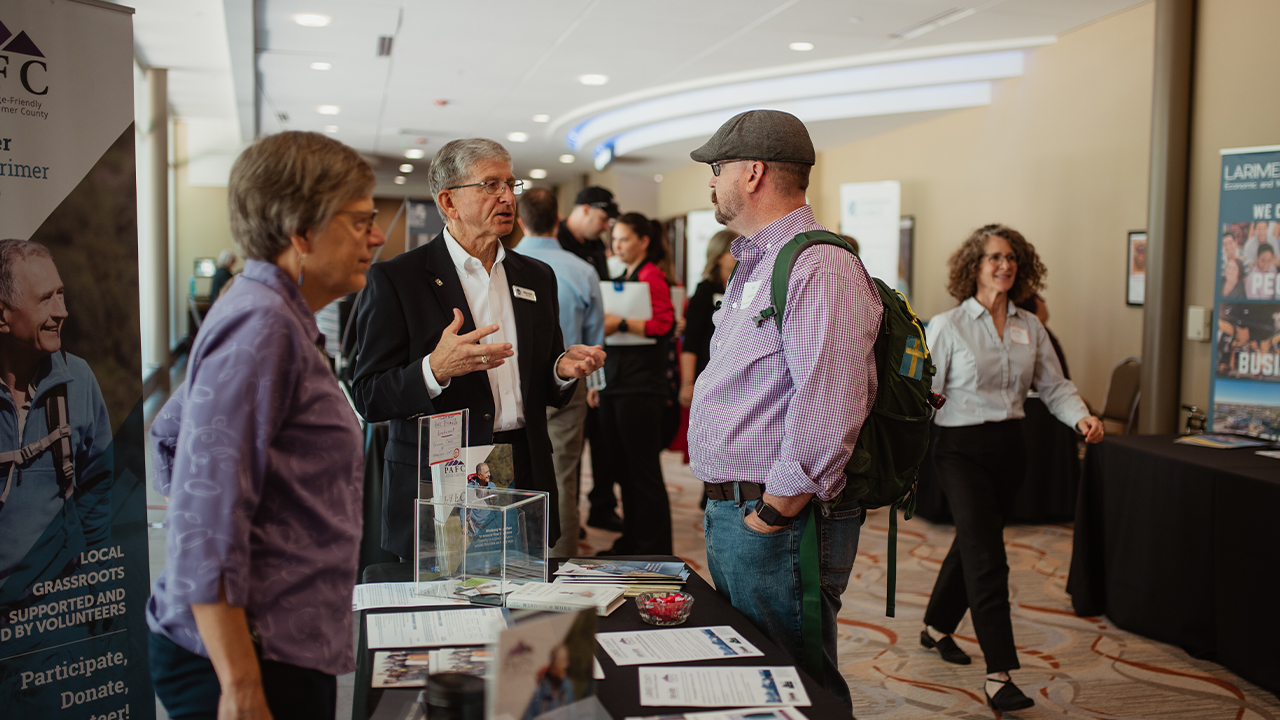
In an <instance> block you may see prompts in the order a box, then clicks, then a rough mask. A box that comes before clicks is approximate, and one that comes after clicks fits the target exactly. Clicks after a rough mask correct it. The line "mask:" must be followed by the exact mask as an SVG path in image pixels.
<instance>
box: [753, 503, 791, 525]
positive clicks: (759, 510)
mask: <svg viewBox="0 0 1280 720" xmlns="http://www.w3.org/2000/svg"><path fill="white" fill-rule="evenodd" d="M756 515H759V516H760V520H761V522H763V523H764V524H765V525H768V526H769V527H786V526H788V525H790V524H791V523H792V521H794V520H795V516H791V517H787V516H786V515H783V514H782V513H780V512H778V511H777V510H775V509H774V508H772V507H770V505H769V503H767V502H765V501H764V499H763V498H762V499H761V500H760V504H759V505H757V506H756Z"/></svg>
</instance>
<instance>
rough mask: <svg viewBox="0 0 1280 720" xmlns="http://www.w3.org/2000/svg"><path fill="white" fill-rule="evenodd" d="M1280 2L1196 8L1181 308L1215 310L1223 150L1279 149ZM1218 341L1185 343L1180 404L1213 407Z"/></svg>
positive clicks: (1210, 0) (1227, 2) (1204, 0)
mask: <svg viewBox="0 0 1280 720" xmlns="http://www.w3.org/2000/svg"><path fill="white" fill-rule="evenodd" d="M1277 28H1280V3H1278V2H1275V0H1201V2H1200V3H1199V7H1198V10H1197V31H1196V57H1195V80H1194V85H1193V88H1192V92H1193V95H1192V97H1193V103H1194V109H1193V112H1192V118H1191V180H1190V185H1191V187H1190V191H1189V196H1188V201H1189V202H1188V218H1187V221H1188V222H1187V235H1188V237H1187V256H1186V257H1187V271H1186V279H1187V280H1186V288H1185V294H1184V298H1183V302H1184V304H1186V305H1203V306H1206V307H1212V306H1213V292H1214V273H1215V272H1216V270H1217V255H1216V248H1217V224H1218V189H1219V179H1220V173H1221V170H1222V158H1221V155H1220V154H1219V151H1220V150H1222V149H1223V148H1238V147H1257V146H1259V145H1280V93H1277V92H1276V91H1275V79H1276V78H1277V77H1280V54H1277V53H1276V51H1275V47H1274V36H1275V34H1276V30H1277ZM1212 349H1213V347H1212V343H1204V342H1190V341H1184V342H1183V355H1182V358H1183V361H1182V402H1184V403H1190V404H1193V405H1198V406H1199V407H1202V408H1203V407H1205V405H1206V404H1207V403H1208V402H1209V372H1210V353H1211V352H1212Z"/></svg>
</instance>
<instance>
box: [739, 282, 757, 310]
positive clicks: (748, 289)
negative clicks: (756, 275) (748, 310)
mask: <svg viewBox="0 0 1280 720" xmlns="http://www.w3.org/2000/svg"><path fill="white" fill-rule="evenodd" d="M760 282H761V281H759V280H756V281H755V282H749V283H744V284H743V285H742V306H743V307H746V306H748V305H750V304H751V301H752V300H755V299H756V293H758V292H760Z"/></svg>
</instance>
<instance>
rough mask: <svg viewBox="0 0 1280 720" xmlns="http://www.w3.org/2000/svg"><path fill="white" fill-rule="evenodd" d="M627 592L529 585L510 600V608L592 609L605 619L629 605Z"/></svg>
mask: <svg viewBox="0 0 1280 720" xmlns="http://www.w3.org/2000/svg"><path fill="white" fill-rule="evenodd" d="M626 590H627V589H626V588H625V587H623V586H621V585H598V584H585V583H584V584H577V583H575V584H565V583H543V582H528V583H525V584H524V585H521V586H520V588H519V589H517V590H516V591H515V592H513V593H511V595H510V596H508V597H507V607H509V608H512V609H516V608H521V609H531V610H552V611H555V612H576V611H578V610H581V609H582V608H584V607H592V608H595V609H596V613H597V614H598V615H600V617H604V616H606V615H608V614H609V613H611V612H613V611H614V610H617V609H618V608H619V607H621V606H622V604H623V603H624V602H626V598H625V597H624V594H625V592H626Z"/></svg>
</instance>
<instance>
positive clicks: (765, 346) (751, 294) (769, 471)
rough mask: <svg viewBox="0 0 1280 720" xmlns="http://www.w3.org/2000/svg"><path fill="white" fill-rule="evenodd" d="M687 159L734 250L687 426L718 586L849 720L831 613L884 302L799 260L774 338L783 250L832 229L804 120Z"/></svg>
mask: <svg viewBox="0 0 1280 720" xmlns="http://www.w3.org/2000/svg"><path fill="white" fill-rule="evenodd" d="M689 156H690V157H691V158H693V159H694V160H695V161H697V162H702V163H707V164H708V165H710V166H711V181H710V183H709V185H710V187H711V202H712V205H714V206H715V215H716V219H717V220H718V221H720V222H721V223H723V224H724V225H726V226H728V228H729V229H730V230H733V231H734V232H736V233H738V234H739V235H740V236H741V237H739V238H738V239H737V240H734V241H733V244H732V246H731V252H732V253H733V256H734V257H736V258H737V259H738V266H737V270H736V272H735V274H734V276H733V278H732V279H731V281H730V282H729V284H728V287H726V288H725V295H724V299H723V301H722V304H721V309H720V312H719V315H718V317H717V319H716V329H715V334H714V335H713V336H712V338H711V358H710V361H709V362H708V364H707V367H706V369H705V370H704V371H703V372H702V374H701V375H699V376H698V383H697V385H695V386H694V394H693V404H692V407H691V409H690V414H689V456H690V463H689V467H690V468H691V469H692V471H693V474H694V475H695V476H696V477H697V478H698V479H699V480H701V481H702V482H703V483H704V485H703V487H704V490H705V492H706V496H707V510H706V515H705V520H704V530H705V533H706V544H707V560H708V564H709V567H710V570H711V577H712V579H713V580H714V581H715V585H716V590H717V591H718V592H720V593H721V594H722V595H724V596H725V597H726V598H727V599H728V600H729V601H730V602H731V603H732V604H733V606H734V607H736V608H738V609H739V610H741V611H742V612H743V613H744V614H745V615H747V617H749V618H751V620H752V621H753V622H755V623H756V625H757V626H759V627H760V629H761V630H762V631H764V632H765V633H766V634H767V635H769V636H770V637H771V638H773V640H774V641H775V642H777V643H778V644H779V645H781V646H782V647H783V648H785V649H786V650H787V651H788V652H789V653H790V654H791V656H792V657H793V658H795V660H796V662H797V664H803V665H804V666H805V667H806V669H808V670H809V671H810V673H811V674H813V676H814V677H815V678H816V679H818V681H819V682H821V683H822V684H823V686H824V687H827V688H828V689H830V690H831V691H832V692H833V693H834V694H835V695H836V696H837V697H838V698H839V699H840V700H841V702H842V703H843V704H844V705H845V707H847V708H849V712H850V714H852V711H853V704H852V700H851V698H850V694H849V686H848V684H847V683H846V682H845V680H844V678H843V677H842V676H841V673H840V664H839V660H838V658H837V656H836V614H837V613H838V612H839V611H840V596H841V594H843V592H844V590H845V588H846V587H847V585H848V583H849V575H850V571H851V570H852V568H853V562H854V557H855V556H856V555H857V550H858V533H859V529H860V528H861V526H862V521H863V513H862V509H861V508H860V507H859V506H858V505H857V502H856V501H849V502H841V503H840V504H833V503H832V499H833V498H835V497H836V495H837V494H838V493H839V492H840V491H841V489H842V488H843V487H844V484H845V476H844V467H845V463H846V462H848V460H849V457H850V455H851V453H852V451H853V446H854V442H855V441H856V440H857V438H858V432H859V430H860V429H861V427H862V423H863V421H865V420H866V418H867V415H868V414H869V413H870V411H871V406H872V402H873V401H874V399H875V394H876V366H875V357H874V352H873V351H874V344H875V339H876V334H877V331H878V330H879V327H880V317H881V314H882V312H883V307H882V305H881V302H880V296H879V293H878V292H877V291H876V289H875V286H874V284H873V283H872V281H871V277H870V276H869V275H868V274H867V271H866V269H865V268H864V267H863V266H862V262H861V261H860V260H858V258H857V257H856V256H855V255H853V254H852V253H850V252H848V251H846V250H844V249H841V248H838V247H834V246H831V245H816V246H813V247H811V248H809V249H808V250H805V251H804V252H803V253H801V254H800V255H799V256H797V259H796V262H795V266H794V268H793V269H792V271H791V276H790V281H789V283H788V287H787V303H786V310H785V316H784V321H783V323H782V329H781V331H780V330H779V328H778V325H777V324H776V323H775V322H774V321H773V320H768V321H767V322H766V321H761V318H762V317H765V318H767V317H768V315H767V314H766V315H763V316H762V312H763V311H765V310H766V309H767V308H769V307H770V306H771V301H770V293H771V289H770V286H771V281H770V280H771V275H772V273H773V265H774V260H775V258H776V257H777V255H778V251H779V250H780V249H781V248H782V246H783V245H785V244H786V243H787V242H788V241H789V240H791V239H792V238H793V237H795V236H796V235H797V234H799V233H803V232H808V231H812V230H824V229H825V228H823V226H822V225H820V224H818V222H817V220H815V219H814V215H813V208H811V207H810V206H809V205H808V204H807V202H806V201H805V190H806V189H807V188H808V187H809V171H810V169H811V168H812V167H813V164H814V159H815V156H814V150H813V143H812V141H811V140H810V139H809V132H808V130H807V129H806V128H805V126H804V124H803V123H802V122H800V120H799V119H798V118H796V117H795V116H793V115H789V114H787V113H784V112H778V111H775V110H751V111H748V112H744V113H741V114H739V115H735V116H734V117H732V118H730V119H729V120H728V122H726V123H725V124H724V125H722V126H721V127H720V129H719V130H717V131H716V133H715V134H714V135H712V136H711V139H710V140H708V141H707V143H706V144H705V145H703V146H702V147H700V148H698V149H697V150H694V151H693V152H692V153H690V154H689ZM810 524H814V528H815V530H816V537H817V543H818V549H819V553H820V557H821V558H822V562H821V568H820V569H819V572H820V581H821V582H820V583H819V584H820V587H821V590H820V592H814V593H812V594H814V595H818V596H819V597H805V592H806V591H805V589H804V588H803V587H802V583H801V581H800V578H801V572H802V570H801V558H800V546H801V539H802V538H804V536H805V530H806V529H807V527H808V526H809V525H810ZM806 606H808V607H809V608H810V609H811V611H810V612H809V613H806V612H805V608H806ZM815 606H816V607H817V608H819V609H820V612H813V611H812V608H814V607H815Z"/></svg>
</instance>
